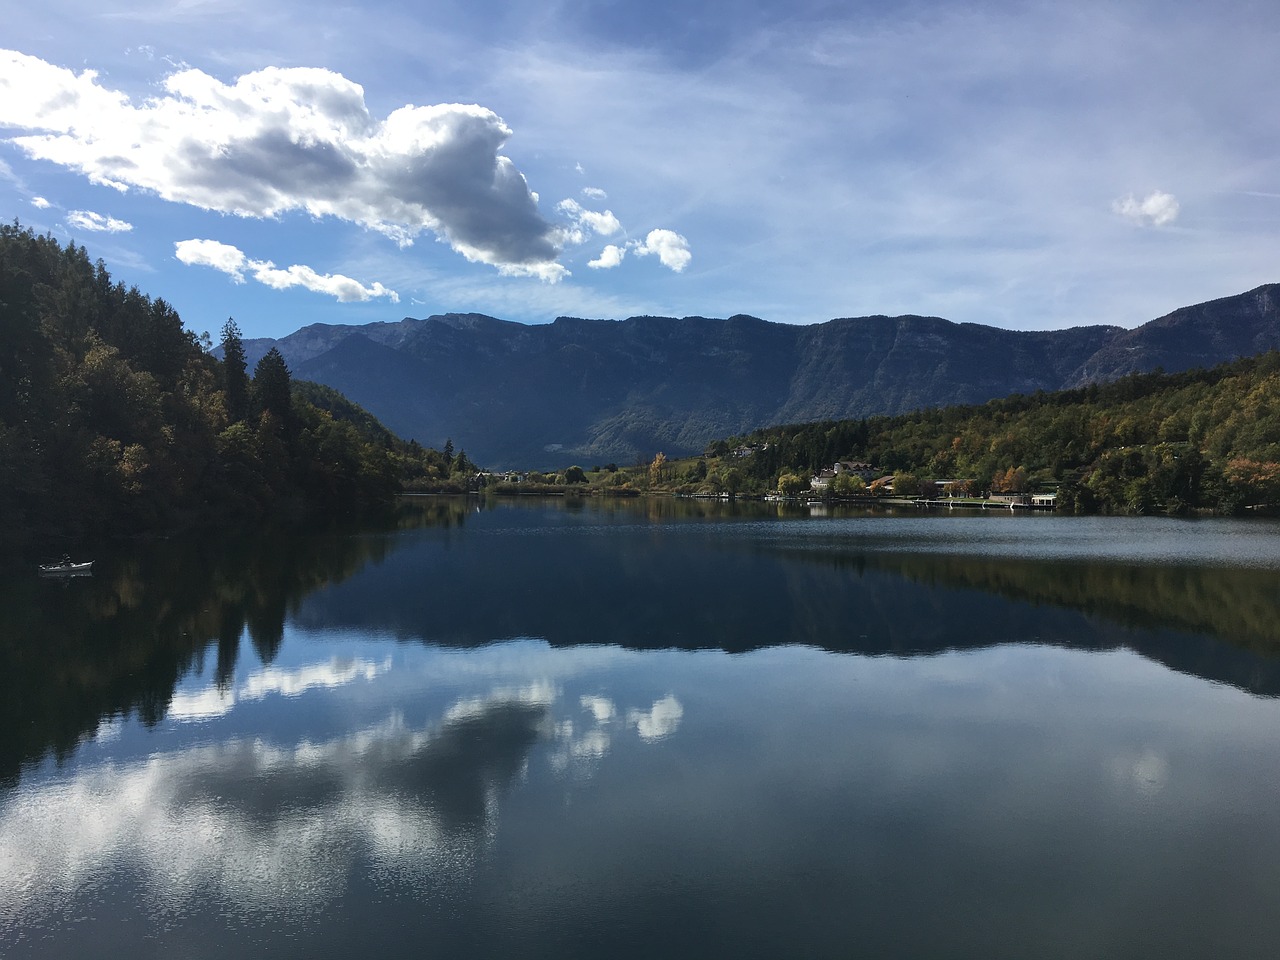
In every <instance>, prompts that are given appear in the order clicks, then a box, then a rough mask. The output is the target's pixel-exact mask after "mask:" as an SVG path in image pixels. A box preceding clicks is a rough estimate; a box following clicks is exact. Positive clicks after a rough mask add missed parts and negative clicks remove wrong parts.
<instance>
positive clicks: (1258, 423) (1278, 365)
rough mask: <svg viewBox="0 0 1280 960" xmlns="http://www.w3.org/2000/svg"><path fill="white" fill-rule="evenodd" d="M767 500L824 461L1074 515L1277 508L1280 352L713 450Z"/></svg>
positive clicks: (760, 436) (774, 432)
mask: <svg viewBox="0 0 1280 960" xmlns="http://www.w3.org/2000/svg"><path fill="white" fill-rule="evenodd" d="M741 445H745V447H747V448H754V450H755V452H754V453H751V454H750V455H749V456H746V457H744V458H742V459H741V461H740V463H739V465H738V469H739V470H741V471H742V473H743V474H744V476H745V478H746V479H747V480H748V481H749V482H750V483H754V484H756V485H762V486H766V487H771V486H772V485H775V484H777V482H778V480H779V477H780V476H782V475H784V474H788V473H791V474H795V475H804V476H807V475H808V474H809V473H810V472H812V471H816V470H818V469H819V468H821V467H823V466H829V465H830V464H831V463H832V462H834V461H835V460H842V459H843V460H865V461H870V462H871V463H873V464H875V465H876V466H878V467H879V468H881V470H883V471H884V472H885V473H895V472H896V473H897V474H899V476H900V477H901V478H903V479H904V480H905V483H904V485H903V486H902V487H901V489H902V490H909V489H911V488H912V487H915V486H917V485H918V481H922V480H927V479H934V480H938V481H944V480H945V481H954V487H955V488H956V489H959V490H963V491H971V492H974V493H979V492H985V491H988V490H997V491H1001V490H1005V491H1018V490H1025V489H1034V488H1041V489H1054V488H1057V489H1058V490H1059V507H1060V508H1064V509H1071V510H1077V511H1082V512H1091V511H1116V512H1133V513H1145V512H1151V511H1165V512H1169V513H1180V512H1183V511H1186V510H1192V509H1211V510H1217V511H1222V512H1235V511H1237V510H1240V509H1243V508H1245V507H1249V506H1256V505H1274V504H1280V353H1276V352H1274V351H1273V352H1269V353H1265V354H1262V355H1260V356H1257V357H1253V358H1249V359H1245V360H1238V361H1236V362H1234V363H1229V364H1223V365H1220V366H1217V367H1214V368H1212V369H1209V370H1203V369H1201V370H1192V371H1186V372H1183V373H1177V374H1162V373H1150V374H1136V375H1132V376H1129V377H1126V378H1124V379H1122V380H1119V381H1116V382H1115V383H1112V384H1108V385H1093V386H1089V387H1085V388H1082V389H1078V390H1067V391H1060V392H1056V393H1036V394H1034V395H1030V396H1013V397H1008V398H1005V399H1002V400H992V401H990V402H988V403H985V404H982V405H980V406H958V407H948V408H945V409H940V410H927V411H922V412H919V413H913V414H907V415H903V416H897V417H871V418H868V419H862V420H842V421H826V422H823V423H812V424H805V425H800V426H791V427H775V428H770V429H766V430H760V431H757V432H755V433H752V434H750V435H749V436H747V437H745V438H734V439H733V440H731V441H726V442H724V443H722V444H719V445H713V446H715V447H716V449H717V451H723V450H728V449H730V448H733V447H737V446H741Z"/></svg>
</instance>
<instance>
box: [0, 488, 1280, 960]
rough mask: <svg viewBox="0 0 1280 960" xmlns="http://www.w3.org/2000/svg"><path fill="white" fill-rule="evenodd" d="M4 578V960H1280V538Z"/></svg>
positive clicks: (1278, 530) (895, 518)
mask: <svg viewBox="0 0 1280 960" xmlns="http://www.w3.org/2000/svg"><path fill="white" fill-rule="evenodd" d="M97 559H98V565H97V568H96V569H95V575H94V576H93V577H91V578H75V579H71V580H66V581H58V580H47V579H40V578H37V577H36V576H35V575H34V572H32V573H31V574H29V575H28V574H27V573H26V572H25V570H22V571H14V572H11V573H10V574H9V575H8V577H7V578H5V579H3V580H0V601H3V604H2V609H0V633H2V635H3V639H2V640H0V669H2V670H3V676H2V677H0V695H2V697H3V706H2V707H0V720H2V721H3V724H2V726H0V955H3V956H4V957H6V958H9V960H14V958H28V957H30V958H35V957H41V958H44V957H50V958H52V957H70V956H120V955H128V956H130V957H138V958H140V957H166V958H169V957H192V958H199V957H215V956H216V957H226V956H272V957H349V956H352V955H355V954H365V955H369V956H379V957H398V956H413V957H451V958H456V957H468V958H473V957H475V958H481V957H555V958H577V957H597V956H608V957H646V958H651V957H658V956H661V957H669V958H684V957H707V956H726V957H813V958H827V957H853V956H867V957H928V958H939V957H965V958H967V957H973V958H1000V957H1008V958H1027V957H1063V958H1068V957H1069V958H1080V957H1108V958H1130V957H1132V958H1147V957H1151V958H1156V957H1159V958H1171V957H1172V958H1176V957H1187V958H1191V957H1197V958H1198V957H1209V956H1212V957H1272V956H1274V955H1275V950H1276V947H1275V944H1276V943H1277V942H1280V910H1277V909H1276V908H1275V902H1274V901H1275V893H1276V891H1277V890H1280V591H1278V590H1277V584H1278V582H1280V524H1277V523H1275V522H1271V521H1267V520H1219V519H1206V520H1174V519H1165V518H1074V517H1056V516H1045V515H1034V516H1031V515H1025V514H1022V513H1019V514H1016V515H1014V514H1012V513H1006V512H1003V511H1001V512H998V513H994V514H986V515H983V514H961V513H959V512H957V513H954V514H952V513H939V514H930V515H918V514H915V513H910V512H908V513H899V514H893V513H885V512H880V513H868V512H860V511H853V510H848V511H843V510H839V509H831V510H827V509H822V508H817V509H814V510H812V511H811V510H809V509H808V508H802V507H785V506H780V505H776V504H760V503H745V504H739V505H734V504H727V503H719V502H691V501H675V500H669V499H662V500H658V499H655V500H642V499H638V500H626V501H602V500H588V501H575V500H567V501H566V500H549V501H541V500H539V501H533V500H530V501H519V502H512V501H497V502H493V501H486V502H482V501H479V500H476V499H471V500H467V499H449V498H414V499H407V500H405V501H404V502H403V503H402V504H401V505H400V508H399V510H398V512H397V514H396V516H395V517H394V518H390V519H388V520H387V521H386V522H385V523H382V524H380V525H377V526H374V527H371V528H366V529H361V530H328V531H323V532H320V531H317V532H315V533H314V534H312V535H309V536H299V535H287V534H281V533H271V532H262V533H259V534H256V535H255V536H253V537H251V538H241V539H238V540H228V541H226V542H223V541H221V540H218V539H216V538H208V537H206V538H202V539H201V540H199V541H198V542H187V541H170V542H162V543H153V544H142V545H130V546H128V547H121V548H116V550H115V551H113V553H112V554H109V555H100V556H98V558H97Z"/></svg>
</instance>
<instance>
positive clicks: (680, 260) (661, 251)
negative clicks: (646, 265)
mask: <svg viewBox="0 0 1280 960" xmlns="http://www.w3.org/2000/svg"><path fill="white" fill-rule="evenodd" d="M627 249H628V250H630V251H631V252H632V253H634V254H636V256H640V257H644V256H648V255H649V254H651V253H652V254H656V255H657V257H658V259H659V260H660V261H661V262H662V265H663V266H664V267H669V268H671V269H672V270H674V271H675V272H676V273H680V272H681V271H682V270H684V268H685V267H687V266H688V265H689V261H690V260H692V259H693V254H692V253H690V252H689V241H688V240H686V239H685V238H684V237H682V236H680V234H678V233H676V232H675V231H674V230H650V231H649V235H648V236H647V237H645V238H644V241H643V242H641V241H639V240H632V241H631V242H630V243H629V244H627Z"/></svg>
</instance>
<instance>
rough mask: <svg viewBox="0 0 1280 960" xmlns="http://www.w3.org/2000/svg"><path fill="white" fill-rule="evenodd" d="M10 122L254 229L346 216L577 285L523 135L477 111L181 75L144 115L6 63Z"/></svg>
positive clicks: (86, 81)
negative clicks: (513, 153)
mask: <svg viewBox="0 0 1280 960" xmlns="http://www.w3.org/2000/svg"><path fill="white" fill-rule="evenodd" d="M0 124H3V125H5V126H9V127H15V128H19V129H20V130H25V131H31V132H30V133H29V134H27V135H22V136H17V137H14V138H13V139H12V140H11V141H10V142H12V143H13V144H15V145H16V146H18V147H19V148H20V149H22V150H23V151H25V152H26V153H27V154H28V155H29V156H31V157H33V158H36V159H41V160H46V161H49V162H51V163H56V164H58V165H60V166H63V167H67V168H69V169H72V170H76V171H78V172H80V173H81V174H83V175H84V176H86V177H88V178H89V179H90V180H91V181H92V182H94V183H98V184H105V185H107V186H111V187H114V188H116V189H118V190H121V191H125V190H129V189H133V188H137V189H143V190H147V191H150V192H152V193H154V194H156V195H157V196H160V197H162V198H164V199H166V200H170V201H173V202H176V203H184V204H189V205H192V206H195V207H199V208H202V209H205V210H213V211H218V212H222V213H232V214H236V215H238V216H243V217H260V218H265V217H274V216H278V215H280V214H283V213H288V212H292V211H303V212H306V213H309V214H311V215H312V216H316V217H336V218H339V219H342V220H347V221H350V222H352V223H357V224H360V225H362V226H364V227H367V228H369V229H371V230H376V231H378V232H380V233H382V234H384V235H386V236H388V237H390V238H391V239H393V240H395V241H396V242H398V243H399V244H401V245H402V246H407V245H409V244H411V243H412V242H413V240H414V239H415V237H417V236H418V235H419V234H421V233H423V232H424V231H431V232H433V233H435V234H436V235H437V236H439V237H441V238H442V239H444V240H445V241H446V242H448V243H449V244H450V246H452V247H453V249H454V250H456V251H457V252H459V253H461V254H462V255H463V256H464V257H466V258H467V259H469V260H472V261H474V262H480V263H485V264H489V265H492V266H494V267H497V268H498V269H499V270H500V271H501V272H502V273H504V274H510V275H519V276H535V277H541V278H542V279H544V280H548V281H556V280H559V279H560V278H561V277H563V276H565V275H566V273H567V271H566V270H565V268H564V267H563V266H561V265H560V264H559V263H557V262H556V258H557V256H558V255H559V253H560V247H559V244H560V242H561V230H562V228H561V227H559V226H558V225H556V224H553V223H551V222H549V221H547V220H546V219H544V218H543V217H542V216H541V215H540V213H539V211H538V203H537V199H538V198H537V195H536V194H535V193H533V192H532V191H531V190H530V188H529V185H528V183H527V182H526V181H525V178H524V176H523V175H522V174H521V173H520V171H519V170H517V169H516V166H515V164H514V163H512V161H511V160H510V159H509V158H507V157H505V156H503V155H502V154H501V152H500V150H501V148H502V147H503V145H504V144H505V143H506V142H507V140H508V139H509V138H510V137H511V135H512V131H511V129H510V128H509V127H508V126H507V125H506V124H505V123H504V122H503V121H502V119H501V118H500V117H499V116H498V115H497V114H495V113H494V112H493V111H492V110H489V109H487V108H485V107H482V106H479V105H476V104H457V103H449V104H436V105H434V106H414V105H409V106H404V107H400V108H399V109H397V110H394V111H392V112H391V113H390V114H389V115H387V116H386V117H385V118H379V117H375V116H374V115H372V114H371V113H370V111H369V109H368V107H367V106H366V104H365V99H364V90H363V88H361V87H360V86H359V85H358V84H356V83H353V82H352V81H350V80H348V79H347V78H346V77H344V76H342V75H341V74H338V73H334V72H332V71H329V70H325V69H319V68H301V67H295V68H275V67H269V68H266V69H263V70H259V71H256V72H253V73H248V74H245V75H244V76H241V77H239V78H238V79H237V80H236V81H235V82H234V83H231V84H226V83H223V82H221V81H219V80H218V79H216V78H214V77H211V76H209V75H208V74H206V73H203V72H201V71H200V70H195V69H182V70H179V71H178V72H176V73H173V74H171V75H170V76H169V77H167V78H166V79H165V81H164V83H163V93H162V94H161V95H159V96H156V97H152V98H149V99H147V100H145V101H142V102H139V103H134V102H132V101H131V100H130V99H129V98H128V97H127V96H126V95H124V94H123V93H119V92H116V91H113V90H110V89H107V88H106V87H104V86H103V85H102V84H101V83H99V80H98V77H97V74H96V73H95V72H94V71H92V70H85V71H83V72H81V73H79V74H77V73H74V72H73V71H71V70H66V69H64V68H62V67H58V66H55V65H53V64H50V63H46V62H45V61H43V60H40V59H38V58H36V57H31V56H27V55H25V54H21V53H18V52H16V51H0ZM311 279H313V278H307V279H306V280H305V281H301V282H304V285H305V283H307V282H310V280H311Z"/></svg>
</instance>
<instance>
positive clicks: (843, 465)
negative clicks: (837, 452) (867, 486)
mask: <svg viewBox="0 0 1280 960" xmlns="http://www.w3.org/2000/svg"><path fill="white" fill-rule="evenodd" d="M842 473H847V474H850V475H852V476H855V477H861V478H862V480H863V482H864V483H870V482H871V481H872V480H874V479H875V478H876V477H877V476H879V471H878V470H876V468H875V467H873V466H871V464H869V463H864V462H862V461H861V460H837V461H836V462H835V463H834V464H832V465H831V466H830V467H828V468H827V469H825V470H820V471H818V473H817V474H815V475H814V476H813V478H812V479H810V481H809V486H810V487H812V488H813V489H814V490H817V491H822V490H825V489H827V487H829V486H831V481H832V480H834V479H835V478H836V477H837V476H839V475H840V474H842Z"/></svg>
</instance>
